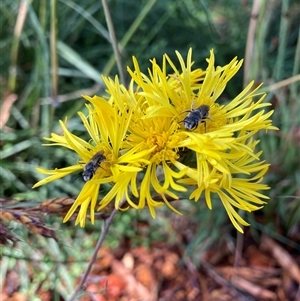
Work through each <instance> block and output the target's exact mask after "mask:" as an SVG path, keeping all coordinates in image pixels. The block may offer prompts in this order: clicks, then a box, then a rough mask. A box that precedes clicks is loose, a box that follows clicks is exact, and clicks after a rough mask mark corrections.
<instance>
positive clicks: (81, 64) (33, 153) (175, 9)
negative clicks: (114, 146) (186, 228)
mask: <svg viewBox="0 0 300 301" xmlns="http://www.w3.org/2000/svg"><path fill="white" fill-rule="evenodd" d="M55 2H56V1H55V0H54V1H47V0H40V1H24V2H23V1H10V0H3V1H2V3H1V6H0V12H1V16H2V17H1V18H0V27H1V32H0V41H1V42H0V49H1V59H0V80H1V91H0V93H1V99H2V101H1V106H2V111H4V110H3V108H4V106H5V105H7V103H8V101H7V99H8V97H9V96H10V95H12V94H16V96H17V100H16V101H15V102H14V103H13V105H12V107H11V109H10V110H9V112H8V113H7V114H8V116H6V117H7V122H6V124H5V126H4V127H3V129H2V130H1V154H0V155H1V166H0V178H1V182H2V185H1V188H0V196H1V197H6V198H14V199H18V200H20V205H24V206H30V205H32V206H34V205H35V204H36V203H37V202H41V201H43V200H44V199H46V198H50V197H56V196H64V195H77V194H78V193H79V191H80V189H81V187H82V185H83V183H82V180H81V178H80V177H79V179H76V180H74V178H71V177H67V178H65V179H62V180H59V181H56V182H54V183H51V184H49V185H46V186H43V187H41V188H39V189H37V190H34V191H33V190H32V189H31V187H32V185H33V184H34V183H35V182H37V181H38V180H40V179H41V178H42V177H43V176H42V175H40V174H39V173H37V172H36V171H35V168H36V167H37V166H42V167H45V168H50V169H52V168H55V167H58V168H59V167H64V166H68V165H72V164H74V162H76V160H78V158H77V157H76V155H75V154H72V153H70V152H67V151H65V150H63V149H61V148H59V147H51V148H48V147H43V146H41V143H44V142H45V141H43V137H48V136H49V135H50V133H51V132H55V133H58V134H59V133H61V129H60V127H59V124H58V120H59V119H64V118H65V117H66V116H67V117H68V120H69V124H68V125H69V129H70V130H71V131H74V132H76V133H77V134H79V135H80V136H81V137H84V136H85V134H86V133H85V132H84V128H83V126H82V124H81V121H80V120H79V118H78V117H77V111H78V110H82V109H84V100H83V99H82V98H81V97H80V93H79V95H78V93H76V92H77V91H80V90H82V89H88V91H87V92H85V93H86V94H89V92H91V93H92V95H93V94H98V95H101V94H104V93H105V91H104V90H103V87H102V81H101V74H104V75H109V76H111V77H114V76H115V75H116V74H117V73H118V70H117V68H116V65H115V62H114V55H113V51H112V47H111V45H110V43H109V41H108V40H109V38H108V37H109V34H108V32H107V29H106V28H107V27H106V22H105V16H104V12H103V8H102V4H101V1H95V0H86V1H80V0H74V1H71V0H64V1H57V3H56V4H57V9H56V12H55V15H54V16H53V15H51V9H52V5H53V3H55ZM21 3H23V4H21ZM24 3H27V9H28V10H27V13H26V12H25V21H24V24H23V25H21V26H20V28H19V32H20V35H19V36H18V35H16V29H15V27H16V22H17V19H18V18H20V15H21V14H22V12H23V13H24ZM252 4H253V1H240V0H231V1H222V0H217V1H216V0H198V1H196V0H187V1H179V0H175V1H171V0H160V1H158V0H156V1H155V0H142V1H125V0H118V1H117V0H112V1H109V7H110V11H111V15H112V19H113V22H114V26H115V31H116V35H117V39H118V41H119V45H120V48H121V49H122V60H123V64H124V66H131V65H132V59H131V57H132V56H133V55H134V56H136V57H137V59H138V61H139V63H140V65H141V70H143V71H144V72H146V70H147V69H146V68H147V67H148V66H149V59H151V58H156V59H157V61H158V62H160V61H161V58H162V55H163V54H164V53H168V55H169V56H170V57H171V58H172V59H173V60H174V61H175V62H176V61H177V58H176V55H175V50H178V51H179V52H180V53H181V54H182V55H183V56H184V54H185V53H187V51H188V49H189V47H192V48H193V59H194V61H195V66H196V67H200V68H201V67H205V66H206V62H205V58H206V57H208V55H209V50H210V49H211V48H214V51H215V55H216V62H217V64H219V65H224V64H227V63H228V62H229V61H230V60H231V59H232V58H233V57H235V56H238V58H243V57H244V56H245V51H246V47H250V45H249V44H246V41H247V38H248V37H249V22H250V20H251V10H252ZM22 5H23V6H22ZM25 6H26V5H25ZM256 17H257V29H256V35H255V38H254V40H252V41H251V42H252V45H253V52H252V53H251V54H252V60H251V64H250V65H249V70H247V74H248V76H250V79H251V80H252V79H253V80H255V81H256V82H257V83H258V84H259V83H261V82H262V81H263V82H264V86H263V87H264V89H265V91H267V92H269V94H268V96H267V98H266V100H267V101H270V102H271V103H272V105H273V109H274V110H275V113H274V115H273V123H274V125H276V126H278V127H279V129H280V130H279V131H278V132H270V133H262V134H260V140H261V144H260V146H261V147H262V149H263V150H264V154H263V157H264V158H265V159H266V161H267V162H269V163H270V164H271V168H270V171H269V174H268V175H267V176H266V178H265V181H266V182H268V184H269V185H270V186H271V190H270V191H269V196H270V201H269V203H268V205H266V206H265V208H264V209H263V211H261V212H260V213H258V217H259V220H262V225H261V224H259V225H257V224H256V222H257V221H256V222H254V223H253V227H254V228H256V229H258V230H259V231H262V232H267V231H268V233H270V232H269V231H271V233H273V234H274V235H275V233H276V232H277V231H278V228H280V229H281V230H282V231H281V233H283V234H284V235H286V236H289V235H291V234H292V233H295V231H297V230H298V232H299V222H300V206H299V203H300V190H299V187H300V169H299V166H300V157H299V147H300V142H299V140H300V134H299V133H300V104H299V100H300V97H299V96H300V87H299V79H298V81H291V82H290V83H288V84H285V85H282V86H281V87H279V88H277V87H275V88H274V85H276V84H277V83H278V82H280V81H282V80H284V79H287V80H289V79H291V78H292V77H293V76H297V75H299V71H300V33H299V26H300V21H299V20H300V3H299V1H297V0H290V1H279V0H274V1H264V4H263V5H262V7H261V9H260V14H259V16H253V18H254V19H255V18H256ZM55 19H56V20H57V35H56V37H55V39H56V43H57V57H58V85H57V91H58V95H55V93H54V94H53V91H55V89H54V87H53V81H52V77H51V60H52V59H53V56H54V55H55V53H53V52H51V50H50V46H49V45H50V38H51V34H53V33H51V30H50V28H51V24H53V22H55ZM272 85H273V86H272ZM242 87H243V72H242V71H240V72H239V74H238V75H237V76H236V77H235V78H234V79H233V80H232V81H231V82H230V83H229V85H228V87H227V89H226V91H225V93H224V94H223V95H222V96H221V99H220V101H227V100H229V99H231V98H233V97H234V96H235V95H237V94H238V93H239V92H240V91H241V89H242ZM180 208H182V211H183V212H185V213H186V214H190V215H191V221H192V222H193V223H194V225H196V227H197V231H195V233H194V236H192V237H190V236H189V237H190V238H191V241H192V243H191V244H189V247H188V248H187V252H189V254H193V253H194V252H195V250H198V251H199V246H200V245H201V243H205V244H204V246H205V247H208V246H209V245H211V244H213V243H217V242H218V241H219V239H220V237H221V236H222V237H223V239H234V236H232V235H231V232H230V231H231V230H232V226H231V224H230V222H229V221H228V217H227V215H226V213H225V210H224V209H223V208H222V205H221V204H220V202H218V200H214V210H212V211H210V210H208V209H207V208H206V205H205V204H204V202H202V203H201V202H198V203H196V204H193V202H191V201H187V202H186V203H185V204H183V205H182V206H181V207H180ZM219 209H220V210H219ZM160 215H161V216H160V217H158V218H157V220H156V221H153V220H152V219H151V218H150V217H149V214H148V212H138V213H136V212H128V213H125V214H122V215H119V216H117V218H116V223H115V226H114V228H113V230H112V233H113V235H112V236H109V237H108V240H107V241H108V242H109V243H110V244H111V245H112V246H114V247H116V246H117V245H118V243H119V241H121V240H122V237H124V236H126V237H129V238H130V239H132V240H133V241H134V240H135V239H136V243H137V244H140V243H144V244H147V245H148V244H150V243H151V240H155V239H163V240H165V241H166V240H168V239H170V240H172V239H175V238H174V237H176V233H175V232H174V231H175V230H170V228H171V227H170V223H169V220H168V219H167V218H166V216H168V215H171V213H169V212H168V210H167V209H166V210H165V209H162V211H161V213H160ZM172 216H173V214H172ZM251 216H252V217H253V214H251ZM261 216H263V219H261ZM140 221H143V222H145V221H146V223H148V224H149V229H148V230H147V231H148V232H147V233H146V234H145V233H144V234H141V233H138V231H139V229H138V226H136V225H137V224H138V222H140ZM199 221H202V222H199ZM47 222H49V224H52V225H54V226H55V227H57V228H58V229H59V232H58V233H59V235H61V237H64V238H66V240H67V241H66V242H65V243H64V245H59V244H57V243H56V242H53V241H51V240H46V239H43V238H39V240H38V241H37V242H36V244H40V245H42V246H43V247H42V248H43V249H44V250H47V251H45V253H44V254H43V256H46V259H45V262H44V263H43V264H40V265H39V269H40V270H39V271H40V274H39V275H40V276H41V279H42V280H43V279H46V278H47V273H49V271H50V270H51V273H52V274H51V275H52V276H53V277H54V276H57V275H58V276H57V277H58V279H59V278H60V276H59V274H60V273H64V271H63V269H64V268H63V266H62V265H60V267H59V268H55V265H54V266H53V265H52V264H50V265H49V264H48V263H47V258H48V257H49V258H50V259H52V260H53V258H60V259H61V260H64V259H65V258H68V257H70V256H71V253H72V252H75V251H74V250H73V249H72V248H71V247H70V246H71V245H72V246H73V245H75V246H76V244H77V243H78V245H77V248H78V246H80V247H82V245H81V241H84V244H87V246H84V247H86V252H85V253H83V254H81V255H82V257H81V258H87V257H88V256H89V255H90V251H91V249H92V246H93V243H91V242H92V239H94V240H95V239H97V237H98V232H99V230H98V231H95V229H100V222H97V224H96V225H95V226H93V227H90V226H88V229H86V230H82V229H77V228H75V227H73V226H71V227H69V226H70V225H71V224H67V226H62V225H60V223H61V219H54V218H48V219H47ZM54 222H58V224H53V223H54ZM134 223H135V226H134ZM225 224H226V227H225V228H224V227H222V226H223V225H225ZM18 229H19V230H20V228H16V229H15V230H16V231H15V232H16V233H18V236H19V237H22V239H24V241H27V239H32V238H30V237H27V235H28V233H27V234H26V233H24V231H25V230H24V231H23V233H22V231H21V232H20V231H19V230H18ZM62 229H64V230H62ZM17 230H18V231H17ZM164 230H165V231H164ZM60 231H61V232H60ZM63 231H64V232H63ZM89 231H91V232H92V234H91V233H89ZM172 231H173V232H172ZM272 231H273V232H272ZM87 235H88V236H87ZM93 235H94V236H93ZM86 236H87V237H88V239H87V240H85V238H84V237H86ZM298 238H299V236H298ZM88 244H89V245H88ZM50 245H51V246H50ZM67 246H68V247H67ZM202 246H203V245H202ZM34 247H35V246H32V248H30V249H28V248H27V246H26V248H25V247H24V248H22V252H23V253H22V256H24V257H30V256H31V254H32V253H34V252H37V251H36V249H35V248H34ZM53 250H55V252H56V253H55V252H54V251H53ZM81 250H82V249H81ZM52 251H53V253H52ZM6 252H8V251H7V250H6ZM12 252H13V251H12ZM39 252H40V251H39ZM73 255H74V257H75V258H77V260H80V259H78V254H73ZM13 256H16V254H14V255H13ZM43 258H44V257H43ZM20 262H22V261H20ZM7 265H11V262H7ZM79 265H80V264H79ZM5 267H6V266H5ZM7 268H8V266H7ZM20 268H22V264H21V265H20ZM23 268H24V267H23ZM76 268H78V267H77V266H75V265H74V266H73V269H76ZM41 271H43V273H44V274H43V273H42V272H41ZM4 273H5V270H4ZM65 274H67V275H69V276H67V278H66V280H65V281H66V282H67V283H68V288H66V291H63V292H62V291H60V293H61V294H62V295H64V296H66V295H67V294H68V293H70V291H71V290H72V289H71V287H72V285H71V284H70V283H72V281H74V279H73V278H72V279H71V278H70V279H68V277H71V276H70V274H71V273H70V271H68V273H65ZM74 275H78V270H77V272H74ZM72 277H73V276H72ZM42 280H37V281H36V285H38V283H40V282H39V281H42ZM24 281H25V280H24ZM49 281H50V279H47V282H46V283H48V284H49V286H50V287H51V285H52V284H50V283H51V282H49ZM25 282H26V281H25ZM25 282H24V283H23V284H22V285H23V286H24V288H26V287H28V285H29V284H28V283H25ZM58 282H60V280H56V282H55V285H54V286H55V287H57V286H56V285H57V283H58ZM52 289H53V285H52Z"/></svg>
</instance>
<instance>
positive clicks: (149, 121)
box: [128, 49, 277, 232]
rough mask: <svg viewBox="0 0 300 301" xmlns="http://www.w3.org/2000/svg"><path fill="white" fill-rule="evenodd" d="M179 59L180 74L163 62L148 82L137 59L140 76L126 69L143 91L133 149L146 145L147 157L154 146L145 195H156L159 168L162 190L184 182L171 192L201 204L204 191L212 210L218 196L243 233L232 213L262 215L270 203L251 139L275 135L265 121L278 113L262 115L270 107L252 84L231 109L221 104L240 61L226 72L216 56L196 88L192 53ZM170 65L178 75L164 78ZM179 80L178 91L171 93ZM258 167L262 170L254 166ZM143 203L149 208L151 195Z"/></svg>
mask: <svg viewBox="0 0 300 301" xmlns="http://www.w3.org/2000/svg"><path fill="white" fill-rule="evenodd" d="M176 54H177V57H178V59H179V62H180V65H181V70H178V69H177V68H176V67H175V64H174V63H173V62H172V61H171V60H170V58H169V57H168V56H167V55H164V58H163V63H162V66H163V67H162V68H160V67H159V66H158V65H157V63H156V61H155V60H152V61H151V64H152V68H151V70H150V69H149V77H148V76H147V75H145V74H143V73H141V71H140V68H139V65H138V62H137V60H136V59H135V58H133V63H134V68H135V70H134V71H132V70H130V69H129V73H130V75H131V77H132V78H133V80H134V81H135V83H136V85H137V87H138V88H137V91H138V92H137V94H138V96H137V97H136V99H138V102H136V104H134V105H133V118H132V119H133V120H134V124H132V125H130V126H129V131H130V133H131V134H130V135H129V138H128V139H129V140H131V142H132V146H135V145H137V144H139V143H143V144H142V149H147V147H149V146H150V145H151V146H153V145H157V148H156V149H155V152H153V153H152V158H150V159H149V160H150V161H151V162H153V163H154V164H152V165H148V169H151V170H150V171H149V172H148V170H147V172H148V173H147V177H146V179H144V181H143V184H144V185H143V184H142V189H141V190H142V191H144V190H146V191H147V190H148V189H149V187H150V186H151V185H152V186H154V187H158V185H156V182H157V174H159V170H160V169H158V167H160V166H161V165H162V167H163V169H162V173H163V176H162V178H163V179H164V181H165V183H164V185H163V186H164V188H165V189H169V186H171V185H169V183H171V181H170V180H167V179H172V180H173V178H175V177H174V175H176V176H177V177H181V179H180V180H179V181H177V182H178V183H180V184H185V185H184V186H182V185H180V186H175V185H173V186H171V188H172V189H173V190H175V191H176V190H177V191H178V192H180V191H184V190H183V188H185V187H186V185H189V186H190V185H192V186H194V187H195V189H194V191H193V192H192V193H191V195H190V198H191V199H195V200H196V201H197V200H199V198H200V196H201V194H202V192H203V191H205V198H206V202H207V205H208V207H209V208H212V204H211V197H210V194H211V193H216V194H217V195H219V197H220V199H221V201H222V203H223V205H224V207H225V209H226V211H227V213H228V215H229V217H230V219H231V221H232V223H233V224H234V226H235V227H236V228H237V229H238V230H239V231H241V232H242V231H243V230H242V228H241V227H240V226H239V224H242V225H247V223H246V222H245V221H244V220H243V219H242V218H241V217H240V216H239V215H238V213H237V212H236V211H235V210H234V208H233V207H237V208H239V209H242V210H246V211H253V210H257V209H259V208H261V205H262V204H264V202H263V201H261V200H260V198H262V199H266V198H267V197H266V196H264V195H263V194H260V193H258V192H257V191H258V190H265V189H268V187H267V185H264V184H260V183H259V182H260V181H261V180H262V177H263V175H264V174H265V173H266V171H267V170H268V165H267V164H264V162H261V161H259V155H260V153H259V154H255V153H254V146H255V145H256V144H258V141H255V140H253V138H252V137H253V135H254V134H255V133H257V132H258V131H259V130H262V129H265V130H268V129H277V128H276V127H274V126H272V122H271V120H270V119H268V118H269V117H270V116H271V115H272V113H273V111H270V112H265V111H264V110H262V108H264V107H266V106H269V105H270V104H269V103H263V100H264V98H265V95H264V94H261V93H258V92H257V90H258V89H259V87H258V88H256V89H254V90H252V87H253V82H251V83H250V84H249V85H248V86H247V87H246V88H245V89H244V90H243V91H242V92H241V93H240V94H239V95H238V96H236V97H235V98H234V99H233V100H232V101H231V102H229V103H228V104H227V105H219V104H218V103H217V102H216V101H217V99H218V98H219V97H220V95H221V94H222V92H223V91H224V89H225V87H226V84H227V83H228V81H229V80H230V79H231V78H232V77H233V76H234V75H235V74H236V73H237V72H238V70H239V69H240V67H241V65H242V61H238V60H237V58H234V59H233V60H232V61H231V62H230V63H229V64H227V65H226V66H223V67H217V68H215V65H214V54H213V51H211V53H210V58H209V59H208V67H207V69H206V70H205V71H201V77H199V79H198V80H197V81H196V85H195V80H194V79H193V74H194V73H193V70H192V66H193V62H192V50H191V49H190V50H189V52H188V56H187V62H186V63H185V62H184V60H183V58H182V56H181V55H180V54H179V53H178V52H176ZM167 63H169V65H170V67H171V68H172V69H173V70H172V72H171V73H172V75H171V76H170V75H169V74H168V73H167ZM174 80H176V81H177V85H174ZM257 98H258V99H257ZM136 112H139V114H138V116H139V117H138V118H135V117H134V116H135V113H136ZM141 112H142V114H141ZM195 112H196V115H197V114H198V113H199V114H198V115H197V116H198V117H197V118H196V120H195V119H193V118H195V117H194V115H195ZM199 116H200V117H199ZM192 117H193V118H192ZM191 118H192V119H191ZM162 137H164V138H167V139H162ZM161 141H163V143H161ZM172 142H173V143H172ZM182 150H190V152H192V154H193V155H194V160H193V161H194V162H188V163H183V159H184V158H183V156H182V155H181V154H182V153H183V152H182ZM254 160H256V161H257V162H256V163H253V161H254ZM193 163H195V164H193ZM166 167H167V168H166ZM253 173H257V174H256V175H253ZM179 175H180V176H179ZM245 176H248V178H247V177H245ZM146 183H147V184H146ZM154 183H155V185H154ZM166 183H167V184H166ZM179 187H180V189H181V190H180V189H178V188H179ZM155 190H156V192H157V193H159V194H161V195H163V194H168V195H169V196H171V197H173V198H174V199H176V198H178V193H176V194H174V193H173V194H171V193H170V191H168V193H167V192H166V190H159V189H155ZM146 195H148V199H149V200H150V201H151V202H152V200H151V197H150V194H149V192H148V191H147V194H146ZM165 202H166V201H165ZM166 203H167V202H166ZM253 203H254V204H253ZM148 204H149V201H148ZM167 204H168V203H167ZM255 204H259V205H260V206H259V207H258V206H257V205H255ZM168 205H169V204H168ZM170 208H172V207H170ZM173 210H174V211H175V209H173ZM153 215H154V214H153Z"/></svg>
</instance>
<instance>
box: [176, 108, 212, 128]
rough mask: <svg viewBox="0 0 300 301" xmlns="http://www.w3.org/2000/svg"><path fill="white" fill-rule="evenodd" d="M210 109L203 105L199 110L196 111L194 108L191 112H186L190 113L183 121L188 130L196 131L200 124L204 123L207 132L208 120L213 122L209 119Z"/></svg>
mask: <svg viewBox="0 0 300 301" xmlns="http://www.w3.org/2000/svg"><path fill="white" fill-rule="evenodd" d="M209 109H210V107H209V106H208V105H201V106H199V107H198V108H196V109H194V108H193V106H192V109H191V110H188V111H184V112H189V113H188V114H187V116H186V117H185V118H184V119H183V120H182V121H181V122H183V124H184V127H185V129H186V130H190V131H192V130H195V129H196V128H197V127H198V125H199V123H204V127H205V131H206V120H207V119H209V120H212V119H211V118H210V117H209Z"/></svg>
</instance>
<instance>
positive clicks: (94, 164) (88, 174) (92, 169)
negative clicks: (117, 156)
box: [82, 151, 106, 182]
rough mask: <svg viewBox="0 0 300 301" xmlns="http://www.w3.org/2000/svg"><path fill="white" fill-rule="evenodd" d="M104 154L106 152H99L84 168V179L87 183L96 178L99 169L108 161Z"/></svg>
mask: <svg viewBox="0 0 300 301" xmlns="http://www.w3.org/2000/svg"><path fill="white" fill-rule="evenodd" d="M103 154H104V151H99V152H98V153H96V154H95V155H94V156H93V157H92V159H91V160H90V161H89V162H88V163H87V164H86V165H85V166H84V169H83V173H82V177H83V180H84V181H85V182H87V181H89V180H90V179H91V178H92V177H93V176H94V174H95V173H96V171H97V169H98V168H99V167H100V164H101V162H103V161H104V160H105V159H106V157H105V156H104V155H103Z"/></svg>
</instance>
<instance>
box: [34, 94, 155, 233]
mask: <svg viewBox="0 0 300 301" xmlns="http://www.w3.org/2000/svg"><path fill="white" fill-rule="evenodd" d="M85 98H86V99H87V100H89V101H90V102H91V103H92V104H93V106H92V105H87V108H88V111H89V115H88V117H86V116H84V114H83V113H81V112H79V113H78V114H79V116H80V118H81V119H82V122H83V124H84V126H85V128H86V130H87V132H88V133H89V135H90V137H91V141H90V142H89V143H87V142H86V141H84V140H82V139H81V138H79V137H77V136H75V135H73V134H72V133H70V132H69V130H68V129H67V127H66V122H65V123H64V122H62V121H60V124H61V127H62V129H63V131H64V135H63V136H58V135H56V134H52V136H51V138H46V140H48V141H51V142H53V144H50V145H60V146H64V147H67V148H69V149H71V150H73V151H75V152H76V153H77V154H78V156H79V157H80V158H81V159H82V161H79V164H76V165H74V166H70V167H67V168H62V169H55V170H46V169H41V168H38V169H37V170H38V171H39V172H41V173H44V174H48V175H49V174H50V176H49V177H48V178H46V179H43V180H41V181H39V182H38V183H36V184H35V185H34V186H33V188H36V187H38V186H41V185H44V184H46V183H49V182H51V181H54V180H57V179H59V178H62V177H64V176H66V175H68V174H70V173H72V172H75V171H78V170H82V169H84V168H85V166H88V164H89V162H91V161H90V160H91V159H92V158H93V157H94V156H95V155H96V154H98V153H99V152H100V154H101V156H102V159H101V161H100V162H94V164H93V165H92V166H95V169H96V170H95V171H94V170H93V171H92V173H91V179H88V180H87V181H86V183H85V184H84V186H83V188H82V191H81V192H80V194H79V195H78V197H77V198H76V200H75V202H74V204H73V206H72V207H71V209H70V210H69V212H68V213H67V215H66V216H65V219H64V222H66V221H67V220H69V219H70V217H71V216H72V215H73V214H74V212H75V211H76V209H77V208H78V207H79V206H80V210H79V213H78V215H77V219H76V224H78V223H80V225H81V226H82V227H84V226H85V220H86V214H87V210H88V208H89V207H90V216H91V221H92V223H94V211H95V207H96V204H97V201H98V195H99V190H100V186H101V184H104V183H116V182H117V185H114V186H113V187H112V189H111V190H110V191H109V193H108V194H107V195H106V196H105V197H104V198H103V199H102V200H101V201H100V202H99V205H100V209H101V208H103V207H105V206H106V205H107V204H108V203H109V202H110V201H111V200H112V199H113V198H114V197H115V207H116V208H118V209H119V204H120V202H121V201H122V200H123V198H124V195H125V194H126V193H127V194H128V191H127V190H128V189H129V184H130V183H131V182H133V180H132V179H134V178H135V177H136V175H137V173H138V172H139V171H141V170H142V168H141V166H142V165H144V164H147V163H148V161H147V160H146V159H144V157H145V156H146V155H147V154H148V153H149V152H150V151H151V150H150V151H148V152H147V151H145V152H136V148H132V149H130V150H128V152H125V153H124V154H123V153H121V150H122V144H123V141H124V139H125V137H126V134H127V128H128V124H129V123H130V120H131V115H132V112H131V111H130V110H129V109H126V108H125V109H124V110H123V111H122V112H120V111H119V110H118V108H117V107H116V108H113V107H112V106H111V105H110V104H108V103H107V101H106V100H105V99H103V98H100V97H97V96H95V97H94V98H90V97H88V96H86V97H85ZM95 104H96V105H95ZM121 181H123V182H122V183H121ZM120 183H121V184H120ZM132 187H134V185H132ZM132 191H133V193H134V192H135V191H136V189H132ZM120 192H121V193H120ZM135 194H136V193H135ZM128 201H130V200H128Z"/></svg>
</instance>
